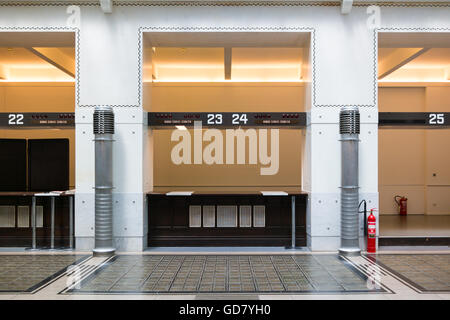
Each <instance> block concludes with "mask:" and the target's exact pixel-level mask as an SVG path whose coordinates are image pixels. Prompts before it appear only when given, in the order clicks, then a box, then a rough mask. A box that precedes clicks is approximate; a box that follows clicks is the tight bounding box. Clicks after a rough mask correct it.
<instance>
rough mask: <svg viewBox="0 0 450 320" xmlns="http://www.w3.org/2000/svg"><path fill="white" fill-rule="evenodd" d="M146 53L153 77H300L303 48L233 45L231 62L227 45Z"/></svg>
mask: <svg viewBox="0 0 450 320" xmlns="http://www.w3.org/2000/svg"><path fill="white" fill-rule="evenodd" d="M147 55H151V59H148V61H147V64H145V66H146V67H148V68H149V69H152V74H153V80H154V81H155V80H156V81H171V82H184V81H192V82H195V81H224V80H232V81H239V82H241V81H242V82H245V81H252V82H256V81H300V80H301V66H302V56H303V49H302V48H246V47H241V48H239V47H238V48H230V49H229V53H228V55H229V60H228V62H227V59H226V58H225V56H226V50H225V49H224V48H198V47H195V48H175V47H162V48H160V47H157V48H154V50H153V51H151V50H149V51H147ZM227 68H228V70H229V72H230V78H229V79H226V77H225V74H226V69H227ZM144 81H151V78H150V76H149V77H148V79H144Z"/></svg>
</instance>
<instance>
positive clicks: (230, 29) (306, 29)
mask: <svg viewBox="0 0 450 320" xmlns="http://www.w3.org/2000/svg"><path fill="white" fill-rule="evenodd" d="M168 31H169V32H170V31H172V32H174V31H175V32H195V31H200V32H201V31H213V32H214V31H216V32H220V31H228V32H233V31H235V32H242V31H248V32H277V31H285V32H286V31H288V32H289V31H290V32H310V33H311V44H312V46H311V48H312V53H311V56H312V62H313V63H312V81H311V85H312V91H313V103H312V104H313V105H314V103H315V100H316V85H315V81H316V64H315V60H316V54H315V51H316V49H315V48H316V46H315V42H316V41H315V39H316V34H315V29H314V28H312V27H140V28H139V31H138V33H139V34H138V39H139V40H138V41H139V44H138V47H139V53H138V60H139V61H138V63H139V70H138V76H139V89H138V90H139V91H138V99H139V105H140V106H142V98H141V97H142V86H143V79H142V64H143V60H142V58H143V57H142V52H143V34H144V32H168Z"/></svg>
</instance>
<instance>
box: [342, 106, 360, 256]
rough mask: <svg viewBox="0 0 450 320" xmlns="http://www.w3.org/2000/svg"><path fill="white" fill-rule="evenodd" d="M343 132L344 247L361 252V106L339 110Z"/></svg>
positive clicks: (353, 252)
mask: <svg viewBox="0 0 450 320" xmlns="http://www.w3.org/2000/svg"><path fill="white" fill-rule="evenodd" d="M339 133H340V135H341V140H340V141H341V152H342V153H341V168H342V170H341V183H342V185H341V247H340V249H339V252H340V253H341V254H345V255H358V254H360V253H361V249H360V248H359V213H358V204H359V190H358V189H359V176H358V175H359V172H358V156H359V155H358V144H359V133H360V115H359V110H358V108H357V107H344V108H342V109H341V111H340V113H339Z"/></svg>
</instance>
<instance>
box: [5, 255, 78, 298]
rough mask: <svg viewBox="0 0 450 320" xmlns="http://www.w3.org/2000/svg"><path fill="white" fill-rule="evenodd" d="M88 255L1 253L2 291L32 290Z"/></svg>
mask: <svg viewBox="0 0 450 320" xmlns="http://www.w3.org/2000/svg"><path fill="white" fill-rule="evenodd" d="M83 258H87V256H79V255H55V256H53V255H24V254H22V255H0V292H32V291H34V290H35V289H38V288H39V287H40V286H42V285H44V284H45V283H47V282H49V281H51V280H52V279H54V278H56V277H57V276H58V275H60V274H62V273H63V272H64V271H66V269H67V267H68V266H69V265H72V264H73V263H76V262H80V261H81V260H82V259H83Z"/></svg>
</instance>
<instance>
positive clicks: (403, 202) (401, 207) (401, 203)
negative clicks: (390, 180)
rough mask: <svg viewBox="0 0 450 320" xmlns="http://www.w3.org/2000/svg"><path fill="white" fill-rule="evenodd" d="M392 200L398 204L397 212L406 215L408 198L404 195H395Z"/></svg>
mask: <svg viewBox="0 0 450 320" xmlns="http://www.w3.org/2000/svg"><path fill="white" fill-rule="evenodd" d="M394 201H395V203H397V205H398V212H399V213H400V215H401V216H406V215H407V214H408V205H407V203H408V199H407V198H405V197H404V196H395V197H394Z"/></svg>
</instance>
